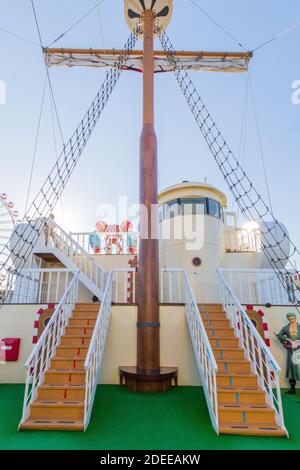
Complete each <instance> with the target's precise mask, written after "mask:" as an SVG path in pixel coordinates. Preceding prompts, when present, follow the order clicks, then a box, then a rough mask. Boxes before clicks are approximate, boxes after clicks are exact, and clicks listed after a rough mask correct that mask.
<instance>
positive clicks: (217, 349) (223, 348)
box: [214, 346, 244, 351]
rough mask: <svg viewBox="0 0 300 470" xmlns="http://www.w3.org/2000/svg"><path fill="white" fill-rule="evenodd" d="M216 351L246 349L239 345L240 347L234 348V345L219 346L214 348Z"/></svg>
mask: <svg viewBox="0 0 300 470" xmlns="http://www.w3.org/2000/svg"><path fill="white" fill-rule="evenodd" d="M214 351H244V350H243V348H241V347H238V348H233V347H230V346H229V347H228V346H224V347H223V346H221V347H220V346H217V347H215V348H214Z"/></svg>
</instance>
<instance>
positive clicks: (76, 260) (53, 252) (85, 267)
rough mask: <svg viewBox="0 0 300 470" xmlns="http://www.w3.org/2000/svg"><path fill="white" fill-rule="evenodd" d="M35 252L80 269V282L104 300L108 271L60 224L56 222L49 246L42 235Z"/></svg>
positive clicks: (39, 255)
mask: <svg viewBox="0 0 300 470" xmlns="http://www.w3.org/2000/svg"><path fill="white" fill-rule="evenodd" d="M33 254H34V255H36V256H38V257H40V258H43V259H46V260H47V259H56V260H58V261H60V262H61V263H62V264H63V265H64V266H65V267H66V268H67V269H69V270H71V271H77V270H79V282H81V283H82V284H83V285H84V286H85V287H86V288H87V289H89V290H90V291H91V292H92V293H93V294H94V295H95V296H97V297H98V299H99V300H102V298H103V294H104V291H105V287H106V282H107V279H108V272H107V271H105V270H104V269H103V268H102V267H101V266H100V265H99V264H97V263H96V262H95V260H94V258H93V257H92V256H91V255H89V253H88V252H87V251H86V250H85V249H84V248H83V247H82V246H80V245H79V244H78V243H77V242H76V241H75V240H74V239H73V238H72V237H71V236H70V235H69V234H68V233H67V232H65V231H64V230H63V229H62V228H61V227H60V226H59V225H57V224H56V226H55V229H54V231H53V236H50V237H49V239H48V243H47V246H46V244H45V238H44V237H43V235H42V236H41V239H40V241H39V242H38V243H37V245H36V246H35V247H34V249H33ZM51 257H52V258H51Z"/></svg>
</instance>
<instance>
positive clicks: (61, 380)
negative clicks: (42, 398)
mask: <svg viewBox="0 0 300 470" xmlns="http://www.w3.org/2000/svg"><path fill="white" fill-rule="evenodd" d="M85 376H86V373H85V371H78V370H76V369H75V370H72V371H70V372H66V371H61V370H56V369H49V370H47V371H46V372H45V380H44V384H45V385H46V384H49V383H52V384H55V385H62V384H66V383H68V384H78V385H79V384H84V383H85Z"/></svg>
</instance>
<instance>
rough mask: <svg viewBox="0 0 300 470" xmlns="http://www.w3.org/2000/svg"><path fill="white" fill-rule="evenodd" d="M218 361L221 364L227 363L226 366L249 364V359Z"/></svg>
mask: <svg viewBox="0 0 300 470" xmlns="http://www.w3.org/2000/svg"><path fill="white" fill-rule="evenodd" d="M216 361H217V362H220V363H223V362H225V363H226V364H231V363H232V364H239V363H243V364H249V361H248V359H218V358H216Z"/></svg>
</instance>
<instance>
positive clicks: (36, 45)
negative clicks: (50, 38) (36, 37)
mask: <svg viewBox="0 0 300 470" xmlns="http://www.w3.org/2000/svg"><path fill="white" fill-rule="evenodd" d="M0 30H1V31H3V32H4V33H7V34H10V35H11V36H13V37H15V38H17V39H20V41H24V42H27V43H28V44H31V45H32V46H35V47H41V46H40V44H37V43H36V42H33V41H31V40H30V39H27V38H24V37H23V36H20V35H19V34H16V33H13V32H12V31H9V30H8V29H6V28H3V27H2V26H0Z"/></svg>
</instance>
